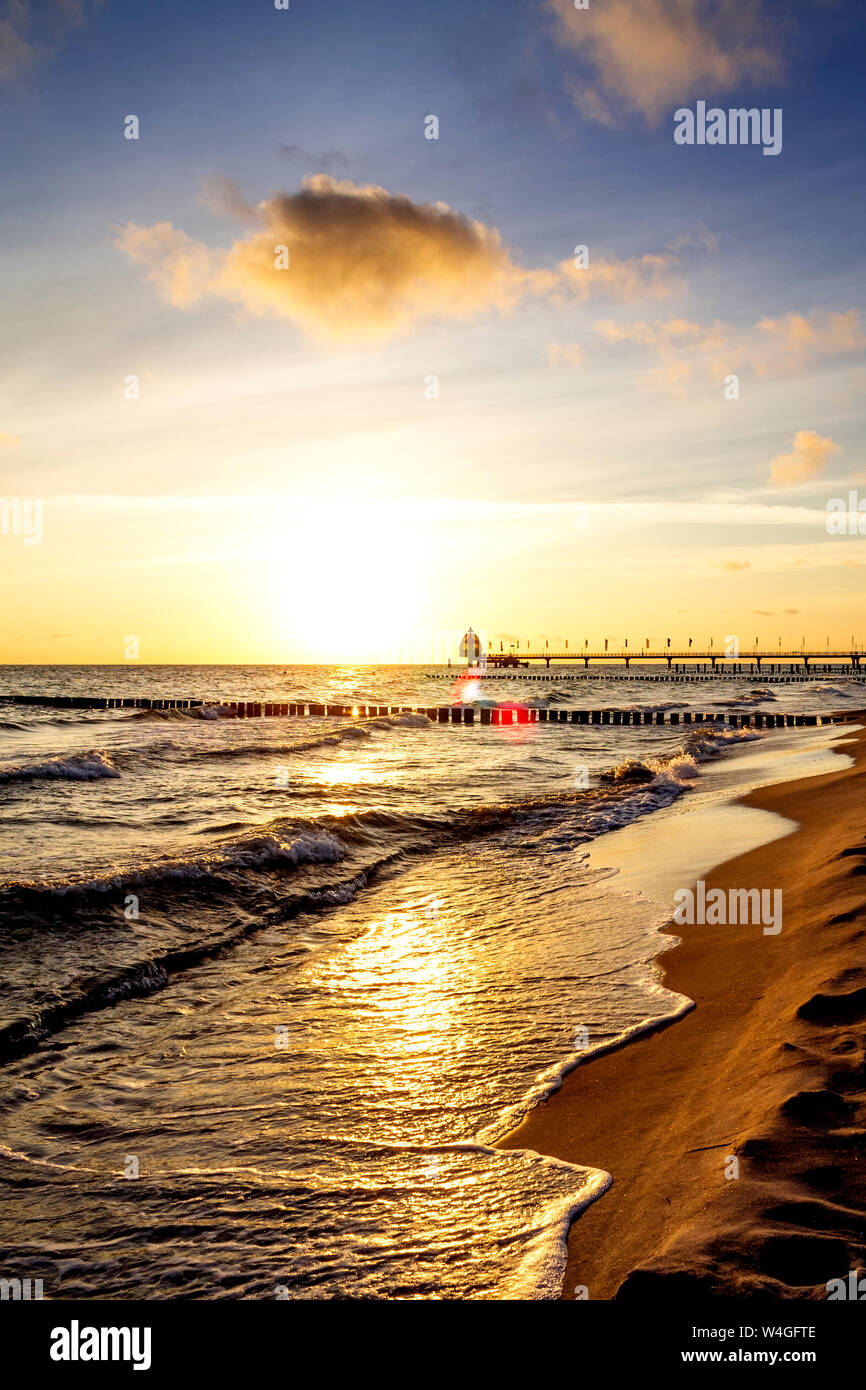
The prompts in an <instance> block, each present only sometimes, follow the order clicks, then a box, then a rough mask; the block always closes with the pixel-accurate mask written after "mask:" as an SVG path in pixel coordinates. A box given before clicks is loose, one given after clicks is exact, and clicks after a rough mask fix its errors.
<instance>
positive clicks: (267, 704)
mask: <svg viewBox="0 0 866 1390" xmlns="http://www.w3.org/2000/svg"><path fill="white" fill-rule="evenodd" d="M0 701H5V702H8V703H11V704H16V705H47V706H49V707H51V708H59V709H89V710H104V709H154V710H192V709H202V708H206V707H210V708H215V709H219V710H221V711H225V712H226V714H228V715H229V716H230V717H231V716H234V717H235V718H238V719H262V718H267V719H270V718H274V717H277V718H279V717H288V716H294V717H311V718H314V719H315V718H320V719H324V718H335V717H336V718H350V719H378V718H382V716H384V715H403V714H421V715H426V717H427V718H428V719H430V720H432V721H433V722H434V723H438V724H474V723H475V722H476V717H477V719H478V722H479V723H481V724H493V725H503V724H511V725H513V724H607V725H612V726H621V725H635V724H672V725H677V724H709V723H719V722H722V723H727V724H729V725H731V726H733V727H734V728H740V729H747V728H755V729H774V728H775V729H778V728H791V727H793V726H796V727H798V728H801V727H803V726H815V725H820V724H844V723H846V722H848V721H849V720H851V719H854V718H858V717H861V716H860V714H859V713H858V712H854V711H852V712H850V713H849V712H838V713H834V714H777V713H774V712H772V711H768V710H748V711H742V710H738V711H731V712H728V713H723V712H721V711H718V710H717V711H712V712H703V713H696V712H694V711H691V710H660V709H659V710H628V709H597V710H585V709H584V710H579V709H535V708H531V707H528V706H526V705H513V706H509V707H508V708H504V709H502V708H500V709H489V708H487V707H485V706H481V707H479V708H475V707H474V706H472V705H460V704H457V705H444V706H443V705H434V706H419V705H378V704H377V705H366V704H365V705H342V704H341V705H334V704H324V703H317V702H315V701H304V702H303V703H298V702H295V701H287V702H283V703H278V702H272V701H259V700H252V701H250V700H225V701H218V700H174V699H172V700H168V699H166V700H153V699H146V698H144V697H130V696H127V697H125V698H122V699H121V698H104V697H93V696H85V695H47V696H44V695H2V696H0Z"/></svg>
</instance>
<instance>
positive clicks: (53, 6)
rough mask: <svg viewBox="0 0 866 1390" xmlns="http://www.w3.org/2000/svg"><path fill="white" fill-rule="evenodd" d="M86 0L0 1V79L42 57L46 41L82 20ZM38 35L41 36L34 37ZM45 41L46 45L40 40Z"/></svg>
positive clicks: (13, 73) (46, 49)
mask: <svg viewBox="0 0 866 1390" xmlns="http://www.w3.org/2000/svg"><path fill="white" fill-rule="evenodd" d="M86 3H87V0H45V3H43V4H41V5H40V6H39V7H38V8H37V7H35V6H34V5H33V4H32V3H31V0H0V81H3V80H4V79H8V78H12V77H17V76H18V75H19V73H21V72H24V71H25V70H26V69H27V68H29V67H32V65H33V64H34V63H35V62H37V61H38V60H39V59H40V58H43V57H45V55H46V54H47V53H48V51H49V47H48V44H50V42H51V41H52V40H56V39H58V38H61V37H62V36H63V34H64V33H65V31H66V30H67V29H68V28H69V27H70V25H74V24H81V23H83V22H84V19H85V17H86V16H85V9H86ZM37 34H38V35H39V36H40V37H39V38H37ZM44 39H47V40H48V44H47V43H45V42H43V41H40V40H44Z"/></svg>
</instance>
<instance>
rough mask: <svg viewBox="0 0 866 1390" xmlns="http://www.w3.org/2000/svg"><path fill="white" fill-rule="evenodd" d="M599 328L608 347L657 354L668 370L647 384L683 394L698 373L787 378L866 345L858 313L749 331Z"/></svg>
mask: <svg viewBox="0 0 866 1390" xmlns="http://www.w3.org/2000/svg"><path fill="white" fill-rule="evenodd" d="M595 329H596V332H598V333H600V334H601V336H602V337H603V338H606V339H607V341H608V342H611V343H632V344H634V345H636V346H638V347H644V348H647V349H648V350H649V351H650V352H652V353H654V354H655V355H656V356H657V357H658V358H659V359H660V360H661V364H662V365H661V367H660V368H659V369H658V370H656V371H653V372H650V373H649V374H648V375H647V377H646V381H647V383H648V384H650V385H660V386H668V387H669V388H671V389H673V390H675V391H678V392H682V390H683V389H684V388H685V386H686V385H687V384H688V383H689V382H690V381H691V380H693V378H694V376H695V375H696V374H697V373H703V374H706V375H709V376H712V377H715V378H717V379H718V378H721V377H724V376H726V375H728V374H729V373H737V372H741V371H743V370H751V371H754V372H755V373H756V374H757V375H758V376H768V375H773V374H783V373H785V372H789V371H792V370H796V369H798V368H802V367H804V366H806V365H807V364H808V363H809V362H813V361H818V360H820V359H822V358H827V357H835V356H840V355H842V354H844V353H847V352H853V351H856V350H858V349H860V348H862V347H864V346H866V336H864V334H863V333H862V331H861V329H860V322H859V316H858V311H857V310H856V309H851V310H849V311H847V312H845V313H823V312H820V311H816V312H815V313H813V314H811V315H806V314H798V313H790V314H786V315H784V316H783V317H782V318H778V319H770V318H763V319H761V320H759V322H758V323H756V324H754V325H753V326H752V327H751V328H750V329H745V330H742V329H735V328H734V327H732V326H731V325H730V324H727V323H723V322H722V321H721V320H720V319H714V320H713V322H712V323H710V324H701V323H695V322H693V321H691V320H689V319H683V318H671V319H666V320H660V321H656V322H654V323H645V322H640V323H619V322H617V321H615V320H611V319H603V320H600V321H599V322H597V323H596V324H595Z"/></svg>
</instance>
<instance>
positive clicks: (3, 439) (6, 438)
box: [0, 430, 21, 449]
mask: <svg viewBox="0 0 866 1390" xmlns="http://www.w3.org/2000/svg"><path fill="white" fill-rule="evenodd" d="M20 443H21V440H20V439H19V438H18V437H17V435H14V434H5V433H4V432H3V431H2V430H0V449H14V448H15V446H16V444H20Z"/></svg>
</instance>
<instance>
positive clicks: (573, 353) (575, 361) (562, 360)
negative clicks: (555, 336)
mask: <svg viewBox="0 0 866 1390" xmlns="http://www.w3.org/2000/svg"><path fill="white" fill-rule="evenodd" d="M583 357H584V352H583V348H582V347H581V346H580V344H579V343H548V345H547V360H548V362H549V363H550V365H551V367H561V366H567V367H579V366H580V364H581V362H582V361H583Z"/></svg>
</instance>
